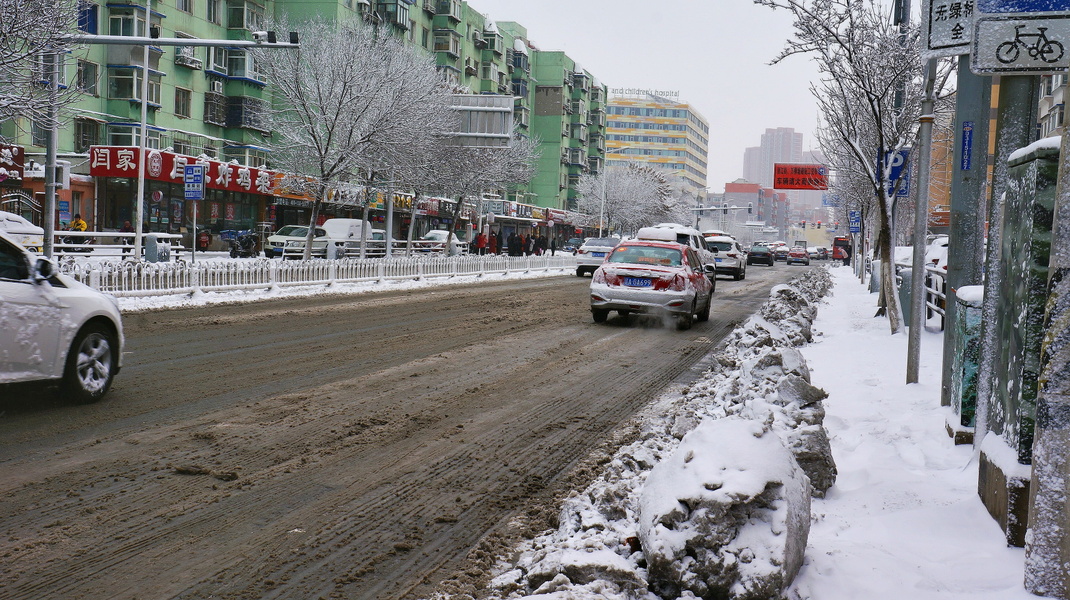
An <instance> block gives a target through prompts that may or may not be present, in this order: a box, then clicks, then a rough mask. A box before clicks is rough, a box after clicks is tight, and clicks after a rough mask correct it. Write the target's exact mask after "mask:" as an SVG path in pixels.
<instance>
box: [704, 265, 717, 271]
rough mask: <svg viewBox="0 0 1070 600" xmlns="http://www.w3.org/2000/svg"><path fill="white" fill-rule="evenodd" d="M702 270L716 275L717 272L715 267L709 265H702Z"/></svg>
mask: <svg viewBox="0 0 1070 600" xmlns="http://www.w3.org/2000/svg"><path fill="white" fill-rule="evenodd" d="M702 270H703V271H706V272H707V273H716V272H717V265H710V264H706V265H702Z"/></svg>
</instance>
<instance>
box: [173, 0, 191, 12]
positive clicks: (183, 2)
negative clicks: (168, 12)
mask: <svg viewBox="0 0 1070 600" xmlns="http://www.w3.org/2000/svg"><path fill="white" fill-rule="evenodd" d="M175 8H177V9H178V10H180V11H182V12H187V13H191V14H192V13H193V0H175Z"/></svg>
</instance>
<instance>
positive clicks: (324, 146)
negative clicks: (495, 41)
mask: <svg viewBox="0 0 1070 600" xmlns="http://www.w3.org/2000/svg"><path fill="white" fill-rule="evenodd" d="M276 29H278V30H279V31H288V30H289V29H290V28H289V27H288V26H287V25H286V24H281V25H280V26H278V27H276ZM299 29H300V32H301V48H300V49H298V50H293V51H285V50H270V51H269V50H261V51H258V52H256V54H255V60H256V61H257V64H258V65H260V66H261V68H262V70H263V72H264V73H265V75H266V77H267V80H268V82H269V83H270V85H271V90H272V92H273V94H274V107H273V110H272V112H271V119H270V127H271V129H272V131H273V132H274V134H275V153H274V159H275V164H276V168H279V169H281V170H285V171H288V172H291V173H294V174H295V177H291V178H289V179H288V180H287V181H286V183H288V184H290V185H296V182H304V184H305V185H304V187H305V189H306V190H308V191H309V192H311V194H310V195H312V196H313V197H314V198H315V202H314V204H313V208H312V217H311V224H312V225H314V224H315V222H316V220H317V218H318V216H319V210H320V206H321V204H322V202H323V201H324V200H325V199H326V198H327V195H328V194H329V193H330V192H331V191H332V189H334V188H336V187H339V186H344V184H345V183H346V182H355V181H361V180H363V179H366V178H367V173H369V172H371V173H377V172H391V171H394V170H395V169H400V168H401V167H402V166H403V165H406V164H408V163H409V162H410V161H411V160H412V159H413V157H415V156H420V155H422V154H424V153H426V152H427V149H428V147H429V146H431V145H432V144H433V143H435V139H436V137H437V136H441V135H444V134H445V133H447V132H448V131H450V130H451V128H452V126H453V121H454V115H453V114H452V111H450V110H449V90H448V89H447V88H446V87H445V86H444V85H443V82H442V80H441V78H440V77H439V75H438V73H437V71H436V70H435V65H434V61H433V59H432V58H431V57H430V56H428V55H427V54H426V53H423V52H420V51H418V50H416V49H414V48H411V47H408V46H406V45H405V44H404V43H403V42H402V41H401V40H399V39H398V38H396V37H394V36H392V35H390V34H389V33H387V32H386V31H385V30H377V29H374V28H372V27H371V26H369V25H366V24H365V23H363V22H360V21H327V20H324V19H314V20H311V21H309V22H306V23H302V24H301V25H300V26H299ZM313 230H314V228H313V227H309V234H308V238H307V240H306V243H305V258H306V259H307V258H309V257H310V256H311V251H312V237H313V235H314V231H313Z"/></svg>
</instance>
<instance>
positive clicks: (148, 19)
mask: <svg viewBox="0 0 1070 600" xmlns="http://www.w3.org/2000/svg"><path fill="white" fill-rule="evenodd" d="M151 25H152V0H145V33H148V29H149V27H150V26H151ZM135 29H136V27H135ZM142 57H143V58H142V60H143V61H144V62H143V63H142V67H141V135H140V138H141V139H139V140H138V142H139V143H138V151H137V157H138V158H137V195H136V196H135V198H134V202H136V205H135V206H134V260H141V242H142V239H141V229H142V227H143V226H144V223H145V137H146V135H147V134H148V120H149V46H148V44H146V45H145V46H144V52H143V53H142ZM205 176H206V177H207V173H206V174H205Z"/></svg>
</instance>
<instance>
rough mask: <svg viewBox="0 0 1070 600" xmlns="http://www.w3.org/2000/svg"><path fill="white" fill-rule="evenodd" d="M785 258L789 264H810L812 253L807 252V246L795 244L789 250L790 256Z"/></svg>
mask: <svg viewBox="0 0 1070 600" xmlns="http://www.w3.org/2000/svg"><path fill="white" fill-rule="evenodd" d="M785 260H786V262H787V264H789V265H794V264H796V263H798V264H800V265H809V264H810V255H809V254H808V253H807V252H806V248H803V247H802V246H795V247H794V248H792V249H791V250H789V251H788V257H787V258H786V259H785Z"/></svg>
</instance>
